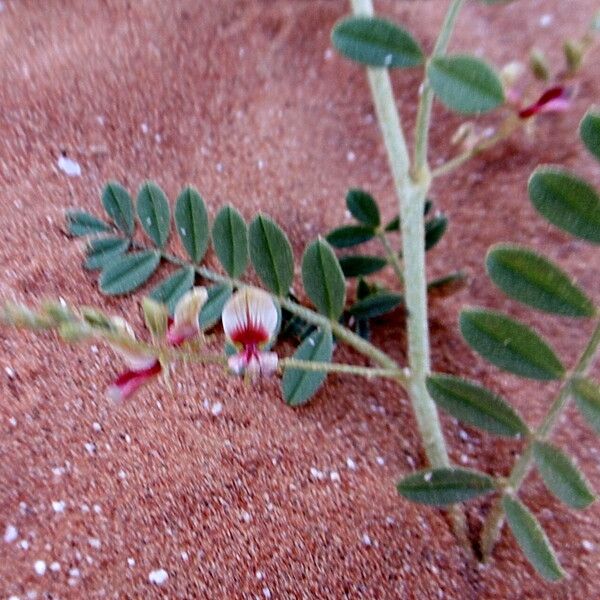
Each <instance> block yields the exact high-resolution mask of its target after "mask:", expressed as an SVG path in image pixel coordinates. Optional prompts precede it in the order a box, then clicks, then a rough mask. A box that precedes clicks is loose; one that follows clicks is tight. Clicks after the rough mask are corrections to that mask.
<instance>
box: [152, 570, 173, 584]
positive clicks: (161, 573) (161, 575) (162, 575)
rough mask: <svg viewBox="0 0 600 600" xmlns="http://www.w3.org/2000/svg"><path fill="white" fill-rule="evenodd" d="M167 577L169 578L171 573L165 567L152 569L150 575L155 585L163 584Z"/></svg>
mask: <svg viewBox="0 0 600 600" xmlns="http://www.w3.org/2000/svg"><path fill="white" fill-rule="evenodd" d="M167 579H169V574H168V573H167V572H166V571H165V570H164V569H156V570H155V571H150V574H149V575H148V580H149V581H150V583H154V584H155V585H162V584H163V583H165V582H166V581H167Z"/></svg>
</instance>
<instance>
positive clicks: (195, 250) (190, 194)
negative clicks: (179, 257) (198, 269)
mask: <svg viewBox="0 0 600 600" xmlns="http://www.w3.org/2000/svg"><path fill="white" fill-rule="evenodd" d="M175 224H176V226H177V233H178V234H179V238H180V239H181V243H182V244H183V247H184V248H185V251H186V252H187V253H188V256H189V257H190V258H191V259H192V261H193V262H195V263H198V262H200V261H201V260H202V258H203V257H204V254H205V253H206V250H207V248H208V242H209V240H210V233H209V229H208V213H207V211H206V205H205V204H204V200H203V199H202V196H200V194H199V193H198V192H197V191H196V190H195V189H194V188H193V187H186V188H185V189H184V190H183V191H182V192H181V194H179V197H178V198H177V203H176V205H175Z"/></svg>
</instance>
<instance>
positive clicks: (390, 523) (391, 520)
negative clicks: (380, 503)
mask: <svg viewBox="0 0 600 600" xmlns="http://www.w3.org/2000/svg"><path fill="white" fill-rule="evenodd" d="M385 522H386V523H387V524H388V525H393V524H394V523H395V522H396V519H394V517H386V518H385Z"/></svg>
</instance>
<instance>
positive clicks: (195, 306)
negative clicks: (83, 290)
mask: <svg viewBox="0 0 600 600" xmlns="http://www.w3.org/2000/svg"><path fill="white" fill-rule="evenodd" d="M207 298H208V294H207V292H206V289H205V288H203V287H196V288H193V289H192V290H190V291H189V292H188V293H187V294H185V295H184V296H183V297H182V298H181V300H180V301H179V302H178V303H177V306H176V307H175V318H174V319H173V321H172V323H171V324H170V325H169V329H168V331H167V335H166V339H167V343H168V344H169V345H170V346H174V347H176V346H180V345H181V344H183V342H185V341H187V340H189V339H190V338H192V337H194V336H196V335H198V334H199V333H200V324H199V322H198V316H199V314H200V310H201V309H202V306H203V305H204V303H205V302H206V299H207ZM112 323H113V327H114V328H115V330H116V331H117V332H118V336H117V339H114V340H112V341H111V342H110V345H111V346H112V347H113V349H114V350H116V351H117V352H118V353H119V354H120V355H121V356H122V357H123V359H124V360H125V362H126V364H127V366H128V367H129V369H128V370H127V371H125V372H124V373H122V374H121V375H119V376H118V377H117V379H116V380H115V382H114V383H113V384H112V385H111V386H110V387H109V388H108V396H109V398H111V399H112V400H114V401H115V402H120V401H123V400H128V399H129V398H131V397H132V396H133V395H134V394H135V393H136V392H137V391H138V390H139V389H140V388H141V387H142V386H144V385H146V384H147V383H149V382H150V381H152V380H154V379H155V378H156V377H157V376H158V375H160V373H161V372H162V365H161V364H160V361H159V360H158V358H157V357H156V356H155V355H154V354H151V353H149V352H146V351H140V350H139V349H138V348H137V346H136V340H135V335H134V333H133V330H132V329H131V326H130V325H129V324H128V323H127V322H126V321H124V320H123V319H121V318H119V317H115V318H114V319H112Z"/></svg>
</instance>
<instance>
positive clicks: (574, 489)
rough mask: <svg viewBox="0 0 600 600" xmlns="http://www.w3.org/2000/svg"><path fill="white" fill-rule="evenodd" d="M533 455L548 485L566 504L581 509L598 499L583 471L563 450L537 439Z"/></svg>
mask: <svg viewBox="0 0 600 600" xmlns="http://www.w3.org/2000/svg"><path fill="white" fill-rule="evenodd" d="M533 456H534V458H535V464H536V466H537V468H538V471H539V472H540V475H541V476H542V479H543V480H544V483H545V484H546V487H547V488H548V489H549V490H550V491H551V492H552V493H553V494H554V495H555V496H556V497H557V498H560V500H562V501H563V502H564V503H565V504H568V505H569V506H571V507H572V508H580V509H581V508H586V507H588V506H589V505H590V504H591V503H592V502H593V501H594V500H595V499H596V498H595V496H594V493H593V492H592V490H591V489H590V485H589V483H588V482H587V481H586V480H585V477H584V476H583V474H582V473H581V471H580V470H579V469H578V468H577V467H576V466H575V465H574V464H573V462H572V461H571V459H570V458H569V457H568V456H567V455H566V454H565V453H564V452H562V450H560V449H559V448H557V447H556V446H553V445H552V444H549V443H548V442H540V441H536V442H534V444H533Z"/></svg>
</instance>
